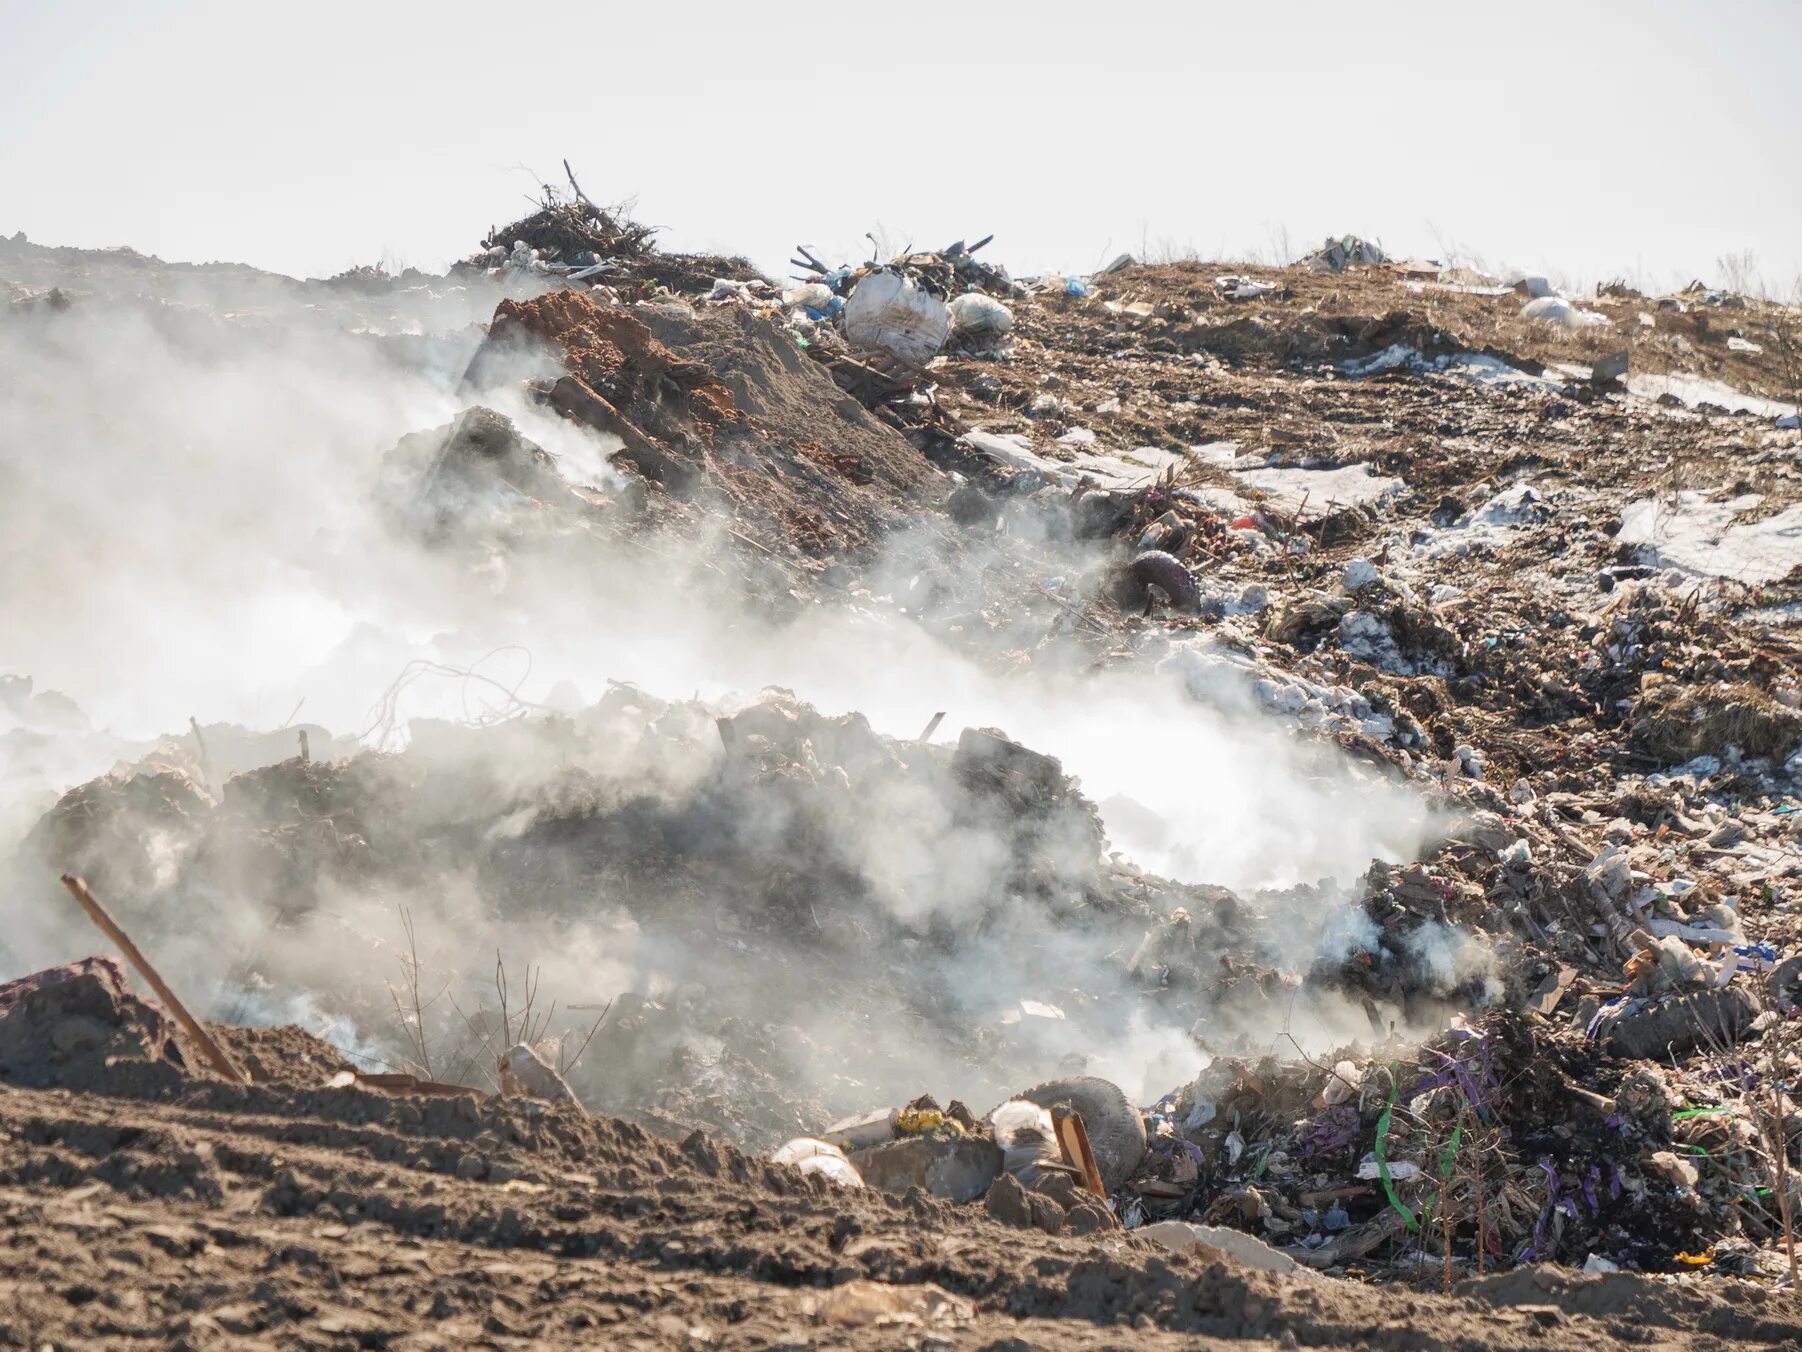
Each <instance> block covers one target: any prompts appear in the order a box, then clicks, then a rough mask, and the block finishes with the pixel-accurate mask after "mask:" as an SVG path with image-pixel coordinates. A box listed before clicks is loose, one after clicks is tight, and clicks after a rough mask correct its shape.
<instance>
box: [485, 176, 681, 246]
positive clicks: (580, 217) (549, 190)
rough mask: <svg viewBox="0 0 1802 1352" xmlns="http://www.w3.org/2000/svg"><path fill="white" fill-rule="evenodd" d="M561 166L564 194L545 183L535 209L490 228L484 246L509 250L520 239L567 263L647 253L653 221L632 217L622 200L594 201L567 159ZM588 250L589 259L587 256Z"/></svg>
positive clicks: (653, 228)
mask: <svg viewBox="0 0 1802 1352" xmlns="http://www.w3.org/2000/svg"><path fill="white" fill-rule="evenodd" d="M563 171H564V173H565V174H567V175H568V176H569V187H570V191H569V193H568V194H567V195H566V194H565V193H564V192H563V191H562V190H561V189H559V188H557V187H555V186H554V185H552V184H549V183H547V184H545V185H544V189H543V195H542V196H541V197H540V198H539V199H538V209H537V210H536V211H534V212H532V213H531V214H530V215H527V216H524V217H521V218H520V219H519V220H517V221H515V222H513V224H511V225H509V226H506V227H504V228H502V229H499V230H496V229H493V228H492V227H491V228H490V229H489V231H488V237H487V238H486V239H484V240H483V241H482V248H483V249H493V248H496V247H499V248H503V249H511V248H512V247H513V246H514V245H515V244H517V243H519V242H521V241H524V243H525V244H526V246H527V247H528V248H531V249H536V250H537V251H538V252H539V254H540V255H541V256H543V257H545V258H547V259H551V260H553V261H557V260H560V261H563V262H568V263H579V262H588V261H595V262H598V261H600V260H601V259H605V258H642V257H644V256H645V255H646V254H648V253H650V252H651V237H652V236H653V235H655V234H656V233H657V228H656V227H655V226H651V225H641V224H640V223H639V222H637V221H634V220H632V219H631V218H630V217H629V216H628V215H627V214H626V210H627V208H626V205H625V204H623V203H622V204H618V205H615V206H612V207H602V206H600V205H598V204H597V203H596V202H595V201H594V200H593V199H591V198H590V197H589V196H588V194H587V193H585V192H583V191H582V188H581V185H580V184H578V183H577V182H576V176H575V174H574V173H573V172H572V171H571V170H570V167H569V161H568V160H565V161H564V162H563ZM591 254H592V255H593V259H592V260H590V259H588V258H587V257H586V255H591Z"/></svg>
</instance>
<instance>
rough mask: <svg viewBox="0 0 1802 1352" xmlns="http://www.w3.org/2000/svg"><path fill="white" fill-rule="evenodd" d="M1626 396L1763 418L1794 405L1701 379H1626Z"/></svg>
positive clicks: (1780, 413)
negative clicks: (1671, 400)
mask: <svg viewBox="0 0 1802 1352" xmlns="http://www.w3.org/2000/svg"><path fill="white" fill-rule="evenodd" d="M1627 392H1628V393H1629V394H1636V395H1638V396H1639V397H1640V398H1641V399H1656V398H1658V396H1659V395H1661V394H1669V395H1674V396H1675V397H1676V398H1678V399H1681V400H1682V401H1683V403H1684V404H1685V405H1686V406H1688V407H1690V408H1694V407H1695V406H1696V405H1697V404H1715V405H1717V406H1719V407H1721V408H1724V409H1726V410H1727V411H1728V412H1729V413H1732V412H1736V411H1739V410H1744V411H1745V412H1747V413H1756V414H1758V415H1759V416H1760V417H1763V418H1781V417H1783V416H1784V415H1785V414H1789V413H1794V412H1795V411H1796V406H1795V405H1794V404H1785V403H1781V402H1779V401H1778V400H1775V399H1761V398H1759V397H1758V396H1757V395H1755V394H1742V393H1740V392H1739V391H1738V390H1736V389H1734V388H1733V386H1731V385H1726V384H1723V383H1722V382H1720V381H1718V380H1709V379H1706V378H1705V377H1703V376H1691V375H1630V376H1628V377H1627Z"/></svg>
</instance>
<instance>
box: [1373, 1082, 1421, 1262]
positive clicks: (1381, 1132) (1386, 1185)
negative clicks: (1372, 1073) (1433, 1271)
mask: <svg viewBox="0 0 1802 1352" xmlns="http://www.w3.org/2000/svg"><path fill="white" fill-rule="evenodd" d="M1401 1088H1402V1064H1401V1062H1400V1061H1391V1062H1390V1063H1389V1102H1388V1104H1386V1105H1385V1106H1384V1108H1383V1115H1382V1116H1381V1117H1379V1118H1378V1119H1377V1141H1376V1149H1375V1151H1374V1152H1373V1153H1374V1154H1375V1155H1376V1157H1377V1176H1378V1177H1379V1178H1381V1179H1382V1180H1383V1195H1384V1196H1385V1197H1387V1198H1388V1199H1389V1205H1390V1206H1392V1207H1394V1208H1395V1210H1396V1214H1397V1215H1399V1216H1400V1217H1401V1218H1402V1219H1403V1220H1404V1221H1406V1222H1407V1223H1408V1228H1409V1229H1410V1230H1418V1229H1420V1220H1419V1218H1418V1217H1416V1216H1415V1214H1414V1213H1413V1212H1412V1211H1410V1210H1409V1209H1408V1208H1407V1207H1406V1206H1405V1205H1404V1204H1403V1202H1402V1199H1401V1198H1399V1197H1397V1196H1396V1195H1395V1180H1394V1179H1392V1178H1390V1177H1389V1119H1390V1118H1391V1117H1393V1116H1394V1115H1395V1100H1396V1096H1397V1095H1398V1094H1400V1093H1401Z"/></svg>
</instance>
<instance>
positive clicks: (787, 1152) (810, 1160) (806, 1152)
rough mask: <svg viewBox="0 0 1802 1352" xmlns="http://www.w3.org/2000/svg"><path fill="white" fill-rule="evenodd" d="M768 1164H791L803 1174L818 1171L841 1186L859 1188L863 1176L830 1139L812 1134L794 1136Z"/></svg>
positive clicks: (861, 1184) (772, 1156) (771, 1157)
mask: <svg viewBox="0 0 1802 1352" xmlns="http://www.w3.org/2000/svg"><path fill="white" fill-rule="evenodd" d="M770 1162H771V1163H772V1164H791V1165H793V1166H794V1167H795V1168H797V1169H799V1170H800V1171H801V1172H802V1173H804V1174H819V1175H821V1176H823V1177H824V1178H826V1179H828V1180H829V1181H831V1182H833V1183H836V1184H838V1185H839V1186H840V1187H841V1188H861V1187H862V1186H863V1175H862V1174H860V1173H858V1172H857V1166H856V1165H855V1164H853V1163H851V1161H850V1160H848V1159H846V1158H845V1152H844V1151H842V1150H840V1149H839V1148H838V1147H837V1146H835V1145H833V1144H832V1142H830V1141H820V1140H816V1139H815V1138H813V1137H812V1136H797V1137H796V1138H795V1139H794V1140H792V1141H790V1142H788V1143H787V1144H786V1145H784V1146H783V1147H782V1148H781V1149H780V1150H778V1151H777V1152H776V1153H775V1154H774V1155H771V1156H770Z"/></svg>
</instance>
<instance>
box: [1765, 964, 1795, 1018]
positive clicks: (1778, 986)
mask: <svg viewBox="0 0 1802 1352" xmlns="http://www.w3.org/2000/svg"><path fill="white" fill-rule="evenodd" d="M1771 998H1772V999H1773V1000H1775V1001H1776V1003H1777V1012H1778V1013H1779V1014H1787V1013H1789V1012H1790V1010H1792V1009H1794V1008H1795V1007H1796V1006H1797V1005H1802V955H1798V956H1797V957H1793V958H1785V959H1784V960H1783V961H1782V962H1780V963H1778V964H1777V966H1776V967H1775V968H1774V969H1773V970H1772V972H1771Z"/></svg>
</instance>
